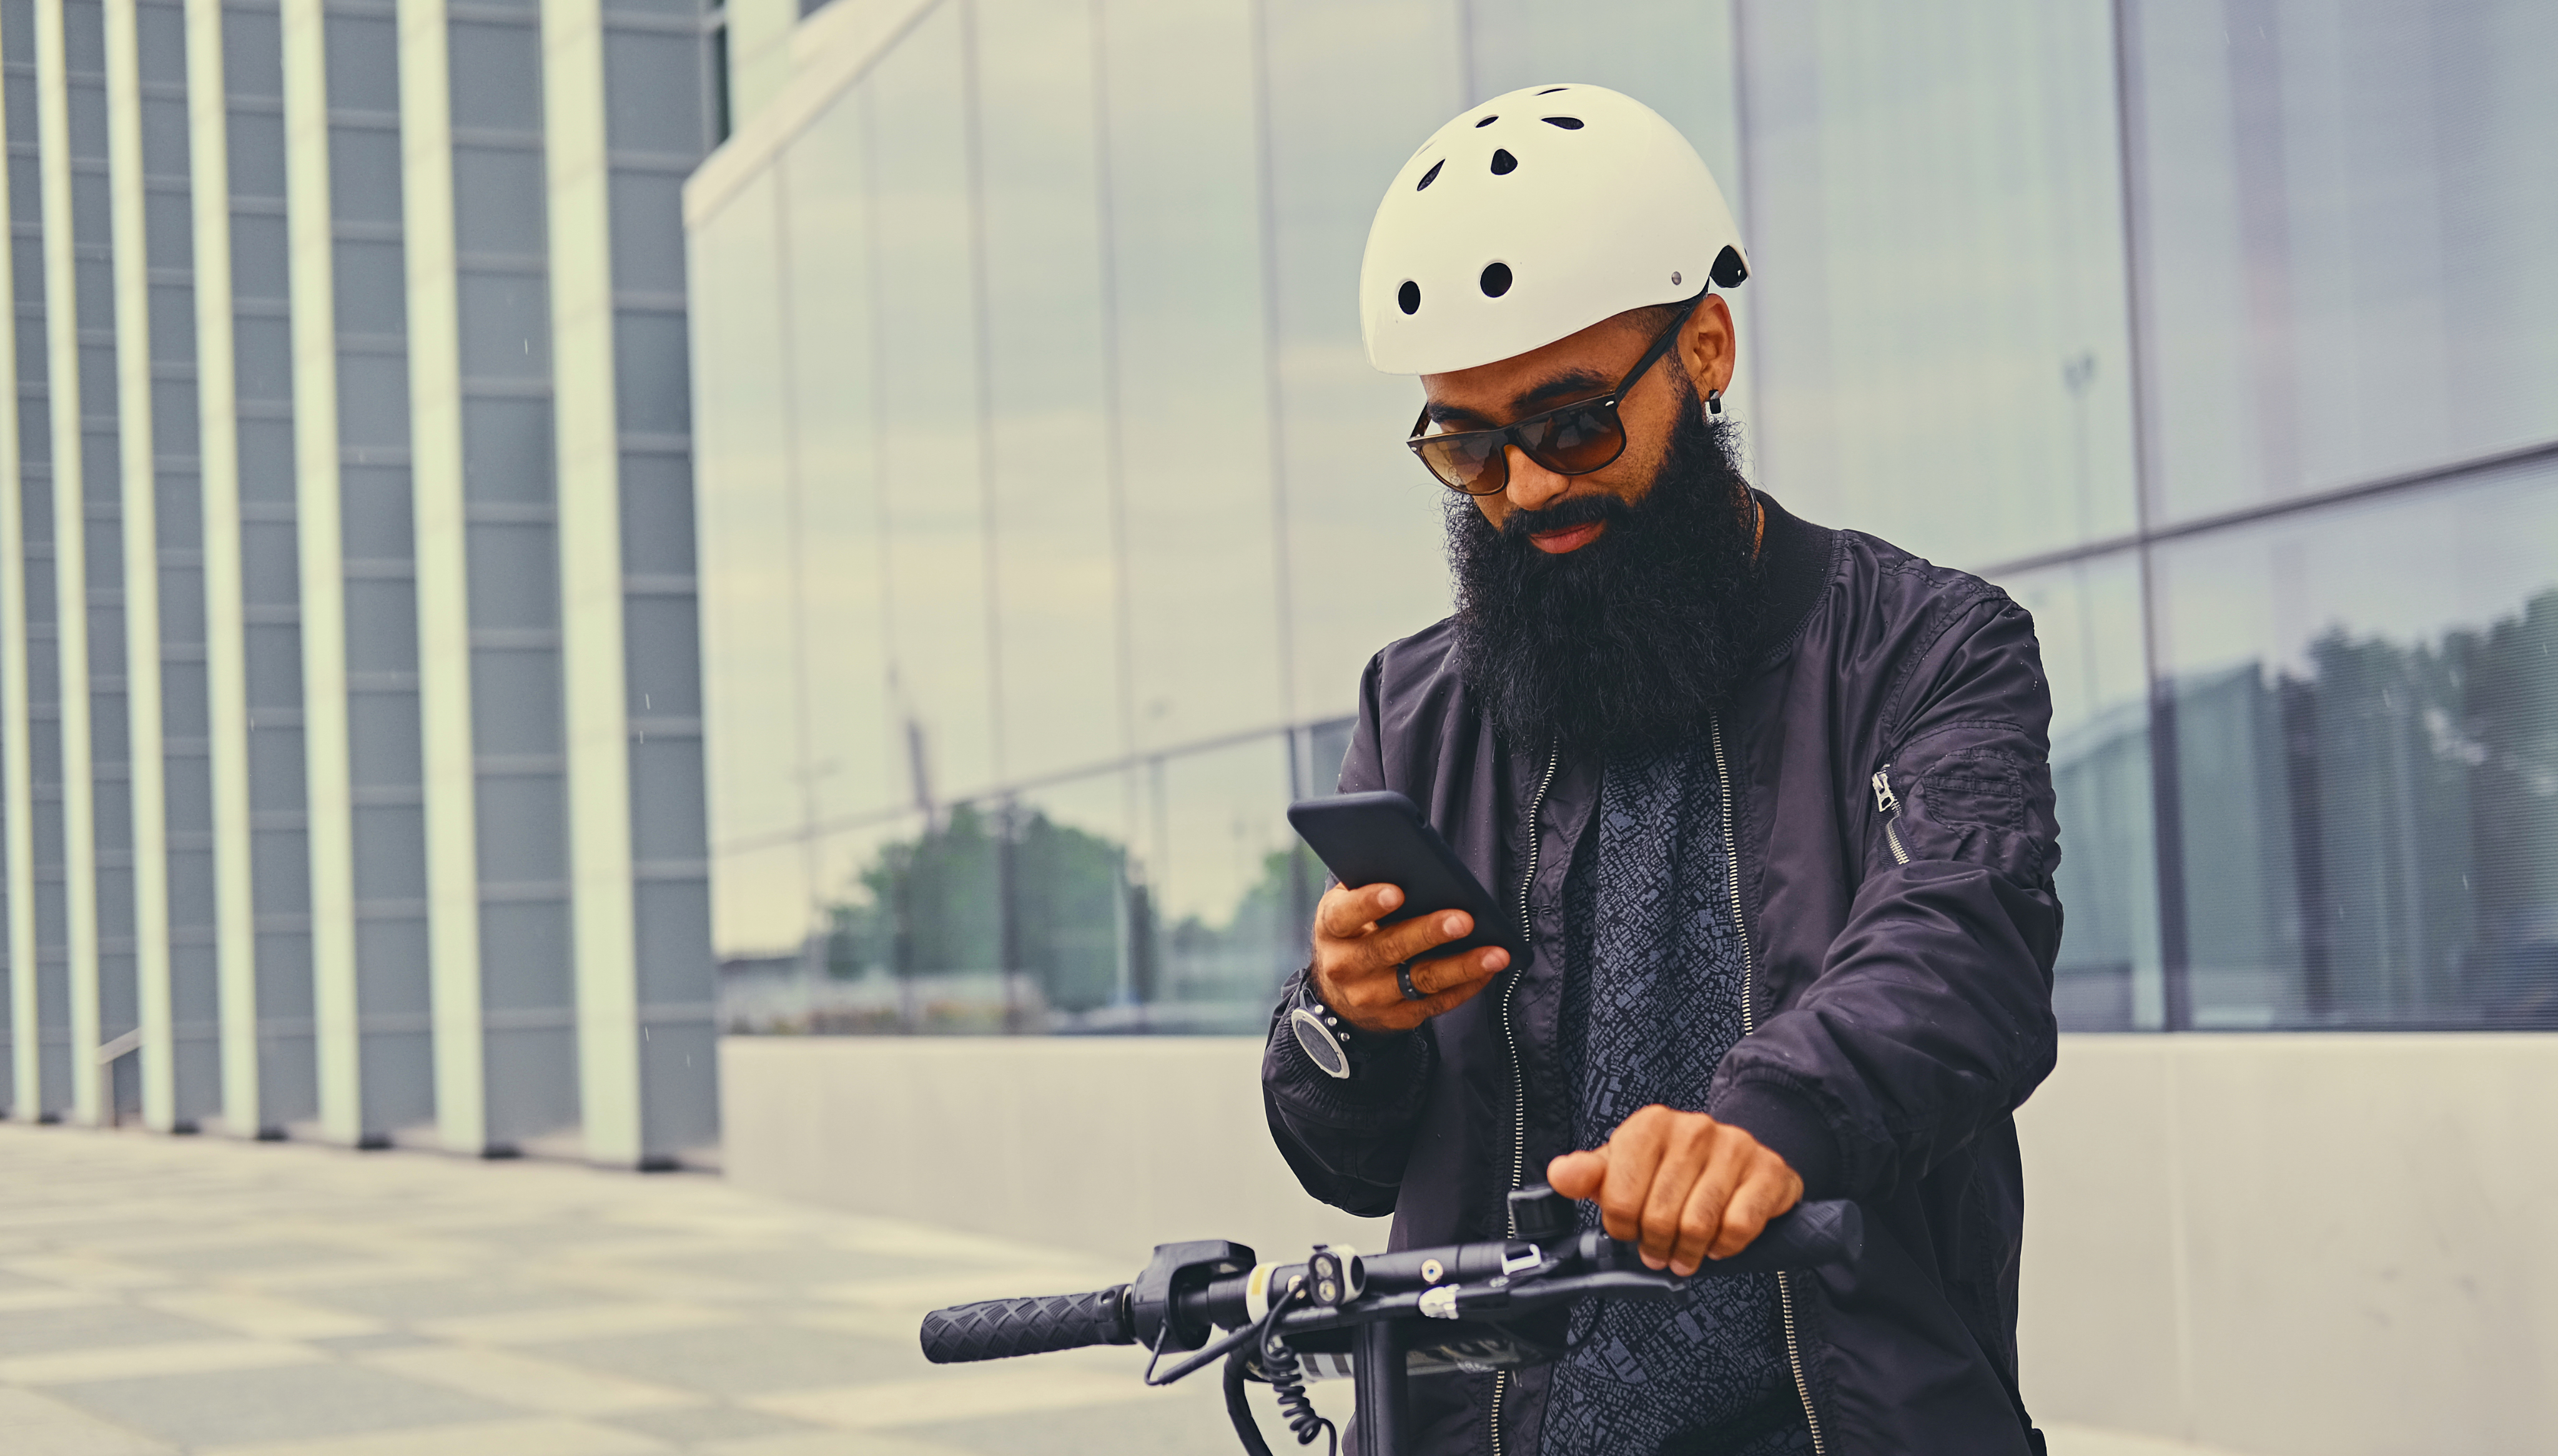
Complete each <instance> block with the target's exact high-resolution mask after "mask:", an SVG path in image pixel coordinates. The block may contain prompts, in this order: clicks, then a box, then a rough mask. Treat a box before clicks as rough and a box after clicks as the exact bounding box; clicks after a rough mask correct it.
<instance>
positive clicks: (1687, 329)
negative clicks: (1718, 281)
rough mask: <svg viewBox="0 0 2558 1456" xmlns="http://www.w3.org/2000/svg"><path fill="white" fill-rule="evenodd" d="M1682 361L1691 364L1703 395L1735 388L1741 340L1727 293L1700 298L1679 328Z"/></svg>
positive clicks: (1690, 375) (1690, 372)
mask: <svg viewBox="0 0 2558 1456" xmlns="http://www.w3.org/2000/svg"><path fill="white" fill-rule="evenodd" d="M1678 350H1679V362H1681V363H1683V364H1685V365H1686V366H1687V377H1688V378H1689V379H1691V380H1693V381H1694V382H1695V384H1696V392H1697V395H1698V396H1699V397H1700V398H1702V397H1703V396H1704V395H1705V393H1706V392H1707V391H1708V390H1718V389H1719V390H1729V389H1730V388H1732V375H1733V366H1734V362H1735V355H1736V354H1737V353H1738V351H1739V339H1738V337H1737V335H1736V334H1735V333H1734V332H1733V330H1732V310H1731V309H1730V308H1729V307H1727V306H1726V305H1725V304H1724V302H1723V295H1721V294H1719V293H1709V294H1707V295H1706V296H1705V297H1704V298H1703V299H1701V300H1699V301H1698V303H1697V306H1696V308H1695V309H1694V310H1693V311H1692V312H1690V313H1689V315H1688V316H1687V323H1686V324H1685V325H1683V326H1681V327H1680V329H1679V343H1678Z"/></svg>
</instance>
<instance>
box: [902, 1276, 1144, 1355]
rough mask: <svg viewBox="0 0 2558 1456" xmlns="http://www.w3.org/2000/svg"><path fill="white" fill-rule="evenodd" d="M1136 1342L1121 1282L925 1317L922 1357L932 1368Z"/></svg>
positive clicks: (1125, 1289) (985, 1303) (942, 1311)
mask: <svg viewBox="0 0 2558 1456" xmlns="http://www.w3.org/2000/svg"><path fill="white" fill-rule="evenodd" d="M1135 1343H1137V1335H1136V1331H1135V1329H1134V1328H1133V1327H1132V1326H1131V1324H1130V1322H1129V1318H1128V1286H1127V1285H1125V1284H1113V1285H1111V1286H1110V1287H1109V1288H1107V1289H1095V1290H1093V1291H1091V1292H1090V1293H1087V1294H1034V1295H1030V1296H1027V1297H1025V1298H1020V1299H988V1300H985V1301H983V1302H981V1303H977V1304H960V1305H954V1306H952V1307H951V1308H948V1309H936V1310H934V1311H932V1312H931V1313H930V1314H927V1315H925V1316H924V1359H926V1360H929V1361H931V1362H932V1363H933V1364H935V1365H958V1364H962V1363H964V1362H967V1361H972V1360H1004V1359H1008V1358H1010V1357H1012V1356H1015V1355H1045V1354H1047V1353H1049V1352H1050V1351H1053V1350H1079V1349H1081V1348H1083V1347H1084V1346H1086V1345H1133V1344H1135Z"/></svg>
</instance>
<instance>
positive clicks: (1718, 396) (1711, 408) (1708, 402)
mask: <svg viewBox="0 0 2558 1456" xmlns="http://www.w3.org/2000/svg"><path fill="white" fill-rule="evenodd" d="M1705 408H1706V410H1707V411H1708V412H1709V413H1711V414H1717V415H1719V414H1722V413H1723V391H1722V390H1720V389H1709V390H1707V391H1706V392H1705Z"/></svg>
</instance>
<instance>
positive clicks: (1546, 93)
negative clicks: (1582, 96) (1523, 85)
mask: <svg viewBox="0 0 2558 1456" xmlns="http://www.w3.org/2000/svg"><path fill="white" fill-rule="evenodd" d="M1570 89H1572V88H1571V87H1570V86H1547V87H1546V88H1545V89H1544V90H1541V91H1539V92H1537V94H1538V95H1540V96H1551V95H1553V94H1554V93H1555V92H1557V91H1568V90H1570Z"/></svg>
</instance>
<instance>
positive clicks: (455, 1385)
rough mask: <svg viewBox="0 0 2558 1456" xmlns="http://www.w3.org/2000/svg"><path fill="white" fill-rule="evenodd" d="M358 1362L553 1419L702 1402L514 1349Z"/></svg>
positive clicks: (432, 1348)
mask: <svg viewBox="0 0 2558 1456" xmlns="http://www.w3.org/2000/svg"><path fill="white" fill-rule="evenodd" d="M358 1359H359V1360H360V1361H361V1363H362V1364H364V1365H366V1366H369V1367H371V1368H372V1369H374V1370H384V1371H389V1372H390V1373H391V1374H393V1375H397V1376H404V1377H406V1378H408V1379H410V1380H414V1381H424V1382H426V1383H428V1384H429V1385H437V1386H444V1387H448V1388H450V1389H452V1390H460V1391H462V1392H463V1393H465V1394H470V1395H479V1396H482V1397H484V1398H487V1399H491V1400H497V1401H502V1402H504V1403H505V1404H508V1405H513V1406H517V1407H519V1408H522V1409H525V1410H540V1411H545V1412H548V1413H550V1414H554V1415H611V1414H615V1413H617V1412H620V1411H626V1410H662V1409H665V1408H667V1407H669V1406H677V1405H697V1404H700V1403H701V1402H702V1399H703V1397H702V1396H701V1395H699V1394H697V1393H695V1392H693V1391H689V1390H672V1389H670V1388H668V1387H665V1386H658V1385H651V1384H649V1383H647V1382H644V1381H634V1380H628V1379H625V1378H623V1377H621V1376H613V1375H604V1374H600V1373H598V1372H595V1371H591V1370H581V1369H578V1368H577V1367H575V1366H570V1365H562V1364H559V1363H558V1362H556V1361H549V1360H541V1359H537V1358H535V1357H533V1356H529V1355H525V1354H522V1353H520V1352H517V1351H512V1350H488V1349H481V1348H478V1347H475V1346H468V1345H422V1346H417V1347H413V1348H411V1349H407V1350H383V1351H376V1352H371V1353H368V1354H365V1355H362V1356H360V1357H358Z"/></svg>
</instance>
